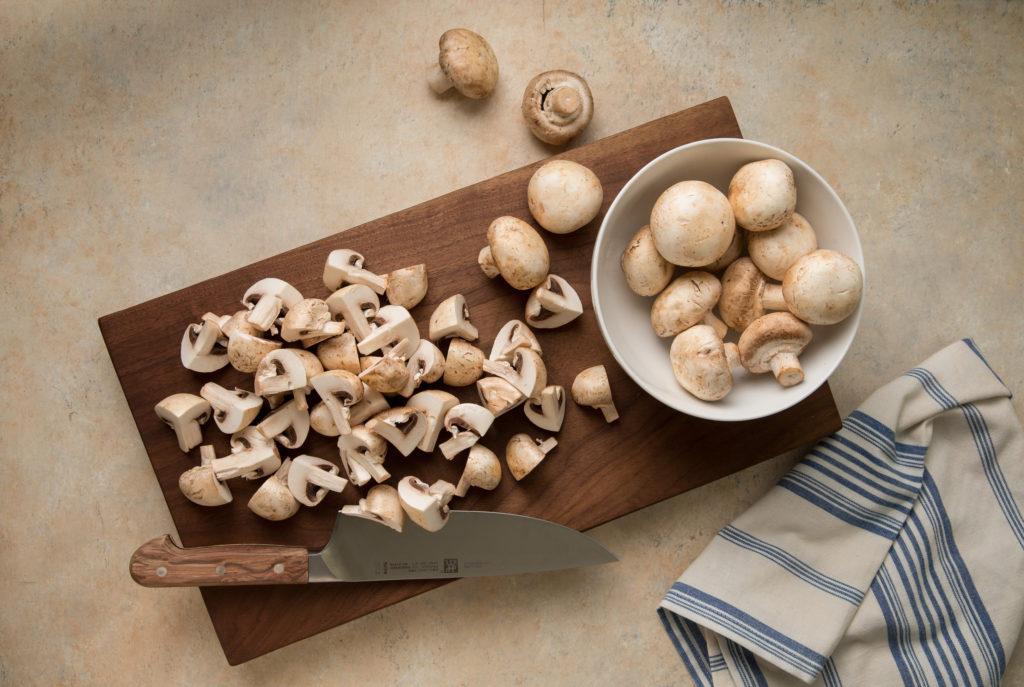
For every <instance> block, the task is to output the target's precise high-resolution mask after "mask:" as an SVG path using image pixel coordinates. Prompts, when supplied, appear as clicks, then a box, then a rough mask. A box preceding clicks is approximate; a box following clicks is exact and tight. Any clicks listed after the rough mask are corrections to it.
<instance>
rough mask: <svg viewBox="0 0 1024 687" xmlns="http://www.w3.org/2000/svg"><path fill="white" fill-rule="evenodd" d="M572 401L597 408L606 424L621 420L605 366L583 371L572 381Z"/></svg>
mask: <svg viewBox="0 0 1024 687" xmlns="http://www.w3.org/2000/svg"><path fill="white" fill-rule="evenodd" d="M571 393H572V400H574V401H575V402H576V403H577V404H578V405H581V406H587V407H589V408H597V409H598V410H600V411H601V414H602V415H604V419H605V422H614V421H615V420H618V419H619V412H618V410H616V408H615V401H614V399H613V398H612V387H611V383H610V382H609V381H608V371H607V370H606V369H605V367H604V365H594V366H593V367H588V368H586V369H585V370H582V371H581V372H580V373H579V374H577V375H576V377H575V379H573V380H572V389H571Z"/></svg>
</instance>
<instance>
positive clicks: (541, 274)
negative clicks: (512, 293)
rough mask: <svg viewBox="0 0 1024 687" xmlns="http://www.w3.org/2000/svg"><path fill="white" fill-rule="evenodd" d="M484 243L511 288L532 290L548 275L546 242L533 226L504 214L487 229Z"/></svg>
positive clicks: (548, 264) (548, 265)
mask: <svg viewBox="0 0 1024 687" xmlns="http://www.w3.org/2000/svg"><path fill="white" fill-rule="evenodd" d="M487 244H488V246H489V247H490V249H491V257H492V259H493V260H494V264H495V265H496V266H497V268H498V271H499V272H500V273H501V276H502V277H503V278H504V279H505V281H507V282H508V283H509V285H510V286H511V287H512V288H514V289H519V290H521V291H525V290H526V289H532V288H533V287H535V286H537V285H538V284H540V283H541V282H543V281H544V278H545V277H546V276H547V275H548V269H549V267H550V265H551V258H550V256H549V255H548V247H547V244H545V243H544V239H543V237H541V235H540V234H539V233H538V232H537V230H536V229H534V228H533V227H531V226H530V225H529V224H527V223H526V222H524V221H523V220H521V219H519V218H518V217H510V216H508V215H505V216H502V217H498V218H497V219H495V220H494V221H493V222H491V225H490V226H489V227H488V228H487Z"/></svg>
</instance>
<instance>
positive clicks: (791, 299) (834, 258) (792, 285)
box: [782, 248, 864, 324]
mask: <svg viewBox="0 0 1024 687" xmlns="http://www.w3.org/2000/svg"><path fill="white" fill-rule="evenodd" d="M863 290H864V277H863V275H862V274H861V271H860V265H858V264H857V262H856V261H855V260H854V259H853V258H851V257H850V256H849V255H846V254H845V253H840V252H839V251H835V250H829V249H827V248H819V249H818V250H815V251H811V252H810V253H808V254H807V255H804V256H802V257H801V258H799V259H798V260H797V261H796V262H794V263H793V265H792V266H791V267H790V268H789V269H788V270H786V276H785V277H784V278H783V280H782V295H783V298H785V299H786V304H787V305H788V306H789V310H790V311H791V312H792V313H793V314H794V315H796V316H797V317H799V318H800V319H801V320H803V321H804V322H810V323H811V324H836V323H838V322H842V321H843V320H845V319H846V318H847V317H849V316H850V315H852V314H853V312H854V311H855V310H856V309H857V306H858V305H859V304H860V299H861V294H862V293H863Z"/></svg>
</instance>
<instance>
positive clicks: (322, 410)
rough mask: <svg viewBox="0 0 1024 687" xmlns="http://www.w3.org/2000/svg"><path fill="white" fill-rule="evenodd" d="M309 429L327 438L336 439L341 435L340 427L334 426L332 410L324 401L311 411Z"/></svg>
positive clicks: (315, 405) (314, 406)
mask: <svg viewBox="0 0 1024 687" xmlns="http://www.w3.org/2000/svg"><path fill="white" fill-rule="evenodd" d="M350 424H351V423H350ZM309 428H310V429H311V430H313V431H314V432H316V433H317V434H320V435H321V436H325V437H336V436H338V435H340V434H341V431H340V430H339V429H338V426H337V425H336V424H334V418H332V417H331V411H330V409H329V408H328V407H327V404H326V403H324V402H323V401H320V402H319V403H316V404H314V405H313V407H312V408H310V409H309Z"/></svg>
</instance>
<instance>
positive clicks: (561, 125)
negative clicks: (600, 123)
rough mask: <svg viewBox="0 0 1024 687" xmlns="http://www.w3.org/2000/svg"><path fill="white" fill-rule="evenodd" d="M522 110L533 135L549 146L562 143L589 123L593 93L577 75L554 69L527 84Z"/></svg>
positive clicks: (576, 134)
mask: <svg viewBox="0 0 1024 687" xmlns="http://www.w3.org/2000/svg"><path fill="white" fill-rule="evenodd" d="M522 112H523V118H524V119H525V120H526V124H527V126H529V127H530V131H532V132H533V135H534V136H536V137H537V138H539V139H540V140H541V141H544V142H545V143H549V144H551V145H557V146H560V145H565V144H566V143H568V142H569V141H571V140H572V139H573V138H575V137H576V136H579V135H580V134H581V133H583V130H584V129H586V128H587V125H588V124H590V120H591V119H592V118H593V116H594V96H593V94H592V93H591V92H590V86H588V85H587V82H586V80H585V79H584V78H583V77H582V76H580V75H579V74H576V73H575V72H570V71H566V70H564V69H553V70H551V71H546V72H542V73H540V74H538V75H537V76H535V77H533V79H531V80H530V83H528V84H527V85H526V90H525V91H524V92H523V102H522Z"/></svg>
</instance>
